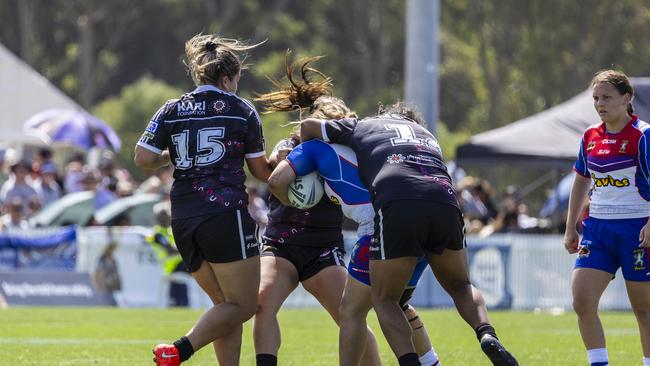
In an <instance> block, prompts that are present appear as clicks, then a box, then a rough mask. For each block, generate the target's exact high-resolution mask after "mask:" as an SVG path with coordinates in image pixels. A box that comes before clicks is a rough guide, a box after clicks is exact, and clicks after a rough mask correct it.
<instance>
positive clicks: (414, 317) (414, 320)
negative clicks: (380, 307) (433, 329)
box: [402, 304, 424, 331]
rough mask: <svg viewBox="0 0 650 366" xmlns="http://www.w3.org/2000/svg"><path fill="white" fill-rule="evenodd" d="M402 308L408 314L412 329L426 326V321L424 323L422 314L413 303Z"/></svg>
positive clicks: (407, 317)
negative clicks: (419, 313) (421, 317)
mask: <svg viewBox="0 0 650 366" xmlns="http://www.w3.org/2000/svg"><path fill="white" fill-rule="evenodd" d="M402 310H403V311H404V315H405V316H406V319H408V321H409V325H411V329H413V330H414V331H415V330H418V329H420V328H422V327H424V323H422V320H421V319H420V316H419V315H418V313H417V311H415V309H414V308H413V307H412V306H411V305H409V304H406V306H405V307H404V308H402Z"/></svg>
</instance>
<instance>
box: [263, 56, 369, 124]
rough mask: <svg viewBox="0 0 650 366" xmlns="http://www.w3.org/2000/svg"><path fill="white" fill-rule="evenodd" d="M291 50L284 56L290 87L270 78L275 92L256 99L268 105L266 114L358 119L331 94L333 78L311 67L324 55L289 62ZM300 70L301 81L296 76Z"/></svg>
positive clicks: (341, 101)
mask: <svg viewBox="0 0 650 366" xmlns="http://www.w3.org/2000/svg"><path fill="white" fill-rule="evenodd" d="M290 53H291V51H290V50H287V53H286V55H285V62H284V65H285V76H286V79H287V81H288V84H283V83H282V82H280V81H278V80H273V79H270V78H269V80H271V82H272V83H273V85H274V86H275V87H276V89H277V90H276V91H272V92H268V93H265V94H260V95H258V96H257V98H255V100H256V101H260V102H262V103H263V104H264V105H265V107H266V108H265V109H266V110H265V113H272V112H293V111H298V112H299V113H300V115H301V118H302V113H303V112H304V111H307V112H308V114H309V117H314V118H321V119H340V118H356V117H357V114H356V113H354V112H353V111H352V110H350V108H348V106H347V105H346V104H345V102H344V101H343V100H342V99H339V98H337V97H334V96H333V95H332V78H330V77H329V76H327V75H325V74H324V73H322V72H321V71H319V70H318V69H316V68H314V67H312V66H311V64H312V63H313V62H316V61H318V60H320V59H321V58H323V56H315V57H305V58H301V59H298V60H296V61H295V62H292V63H290V62H289V54H290ZM296 69H299V70H300V79H299V80H296V79H295V78H294V74H295V73H296Z"/></svg>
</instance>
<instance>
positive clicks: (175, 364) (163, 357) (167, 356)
mask: <svg viewBox="0 0 650 366" xmlns="http://www.w3.org/2000/svg"><path fill="white" fill-rule="evenodd" d="M153 362H155V363H156V366H179V365H180V364H181V358H180V356H179V355H178V350H177V349H176V347H175V346H174V345H173V344H159V345H157V346H156V348H154V349H153Z"/></svg>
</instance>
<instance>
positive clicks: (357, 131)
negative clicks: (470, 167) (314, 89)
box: [322, 115, 458, 209]
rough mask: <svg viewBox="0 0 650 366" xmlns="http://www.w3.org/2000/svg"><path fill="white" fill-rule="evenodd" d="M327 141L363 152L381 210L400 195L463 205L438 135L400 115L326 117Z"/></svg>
mask: <svg viewBox="0 0 650 366" xmlns="http://www.w3.org/2000/svg"><path fill="white" fill-rule="evenodd" d="M322 127H323V128H322V131H323V138H324V139H325V141H328V142H334V143H339V144H343V145H347V146H349V147H350V148H352V150H354V152H355V153H356V154H357V159H358V162H359V175H361V180H362V181H363V183H364V184H365V185H366V186H367V187H369V189H370V193H371V195H372V203H373V206H374V207H375V209H379V208H381V207H384V206H385V205H386V204H387V203H388V202H390V201H392V200H397V199H418V200H428V201H436V202H442V203H447V204H451V205H454V206H456V207H458V202H457V200H456V192H455V191H454V188H453V186H452V183H451V178H450V177H449V173H448V172H447V166H446V165H445V163H444V161H443V158H442V151H441V149H440V145H439V144H438V141H437V140H436V138H435V137H434V136H433V135H432V134H431V133H430V132H429V131H428V130H427V129H426V128H424V127H422V126H420V125H418V124H417V123H415V122H412V121H410V120H408V119H405V118H401V117H400V116H396V115H382V116H378V117H371V118H366V119H363V120H357V119H341V120H330V121H325V122H324V124H323V126H322Z"/></svg>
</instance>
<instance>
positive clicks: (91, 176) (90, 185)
mask: <svg viewBox="0 0 650 366" xmlns="http://www.w3.org/2000/svg"><path fill="white" fill-rule="evenodd" d="M97 183H98V180H97V177H96V176H95V173H93V172H92V171H91V170H90V169H87V168H86V169H84V171H83V175H82V176H81V179H80V180H79V184H80V186H81V187H82V190H84V191H92V192H95V198H94V206H95V211H96V210H99V209H100V208H102V207H104V206H106V205H107V204H109V203H111V202H113V201H115V200H116V199H117V195H116V194H115V189H116V185H115V184H116V183H117V182H115V181H114V183H109V186H107V187H99V186H98V184H97ZM111 189H112V190H111Z"/></svg>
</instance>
